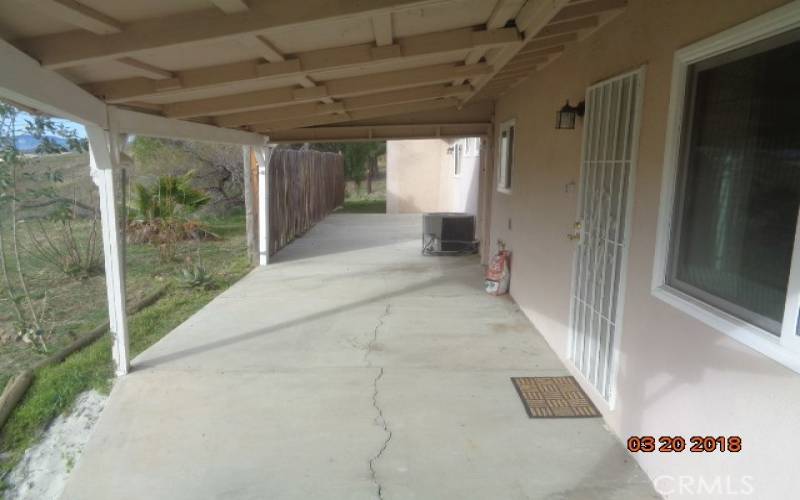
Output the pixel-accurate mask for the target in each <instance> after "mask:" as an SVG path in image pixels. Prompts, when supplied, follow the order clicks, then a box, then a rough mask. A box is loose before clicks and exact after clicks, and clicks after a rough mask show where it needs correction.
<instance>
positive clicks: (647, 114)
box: [490, 0, 800, 499]
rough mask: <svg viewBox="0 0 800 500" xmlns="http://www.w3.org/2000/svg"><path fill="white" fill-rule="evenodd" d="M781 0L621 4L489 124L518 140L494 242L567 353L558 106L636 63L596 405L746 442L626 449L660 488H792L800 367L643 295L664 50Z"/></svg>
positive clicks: (666, 59)
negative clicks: (612, 378) (608, 398)
mask: <svg viewBox="0 0 800 500" xmlns="http://www.w3.org/2000/svg"><path fill="white" fill-rule="evenodd" d="M784 3H787V2H785V1H783V0H757V1H756V0H702V1H696V0H669V1H667V0H663V1H661V0H659V1H654V0H630V2H629V6H628V8H627V10H626V11H625V12H624V13H623V14H622V15H620V16H619V17H618V18H616V19H615V20H613V21H611V23H610V24H608V25H606V26H605V27H603V28H602V29H601V30H600V31H599V32H597V33H595V34H594V35H592V36H591V37H589V38H587V39H586V40H584V41H582V42H580V43H577V44H575V45H573V46H572V47H570V48H568V49H567V50H566V52H565V53H564V54H563V55H562V56H561V57H560V58H559V59H557V60H555V61H554V62H553V63H551V64H550V65H548V66H546V67H545V68H544V69H543V70H542V71H540V72H538V73H535V74H533V75H532V76H531V77H530V78H529V79H527V80H526V81H524V82H523V83H522V84H520V85H519V86H517V87H516V88H514V89H513V90H512V91H511V92H509V93H508V94H506V95H505V96H503V97H502V98H501V99H500V100H499V101H498V102H497V103H496V114H495V117H494V121H495V123H502V122H503V121H505V120H508V119H511V118H516V127H517V128H516V137H517V140H516V147H515V155H516V161H515V166H514V175H513V185H512V192H511V194H504V193H500V192H497V191H494V192H493V193H492V201H491V207H492V214H491V238H490V239H491V241H492V242H494V241H495V240H496V239H497V238H502V239H503V240H505V241H506V243H507V244H508V245H509V247H510V248H511V250H512V251H513V263H512V279H511V294H512V296H513V297H514V299H515V300H516V301H517V303H518V304H519V305H520V307H521V308H522V309H523V311H524V312H525V314H527V316H528V317H529V318H530V319H531V321H532V322H533V324H534V325H535V326H536V327H537V328H538V329H539V331H541V332H542V334H543V335H544V336H545V338H546V339H547V340H548V342H549V343H550V345H551V347H552V348H553V349H554V350H555V351H556V353H558V355H559V356H561V357H562V358H566V356H567V340H568V315H569V307H570V300H569V294H570V280H571V279H572V258H573V254H574V245H575V244H574V243H573V242H571V241H570V240H568V239H567V238H566V235H567V234H568V233H569V232H570V231H571V226H572V224H573V222H574V221H575V217H576V210H577V189H574V188H572V187H574V186H575V184H577V183H578V182H579V168H580V151H581V140H582V130H581V121H580V119H579V123H578V126H577V127H576V129H575V130H555V128H554V120H555V112H556V110H557V109H558V108H560V107H561V106H562V105H563V103H564V101H565V100H566V99H570V101H571V102H572V103H577V102H579V101H581V100H582V99H583V97H584V93H585V89H586V88H587V87H588V86H589V85H591V84H593V83H595V82H598V81H601V80H604V79H606V78H609V77H612V76H615V75H617V74H620V73H623V72H626V71H629V70H632V69H635V68H637V67H640V66H642V65H646V70H645V81H644V97H643V109H642V122H641V129H640V138H639V156H638V164H637V165H636V170H635V178H634V182H635V195H634V199H633V204H634V205H633V219H632V228H631V234H630V253H629V258H628V263H627V265H628V275H627V280H626V281H627V282H626V287H625V296H624V300H625V309H624V311H625V314H624V318H623V322H622V330H621V344H620V349H621V359H620V369H619V375H618V377H619V378H618V384H617V400H616V404H615V407H614V408H613V409H610V408H609V407H608V406H607V405H606V404H604V403H603V402H601V401H599V400H598V398H595V400H596V402H597V403H598V407H599V408H600V409H601V411H603V413H604V416H605V418H606V420H607V422H608V423H609V425H610V426H611V428H612V429H613V430H614V432H616V433H617V434H618V435H619V437H620V438H621V439H622V440H623V441H624V440H625V439H627V438H628V437H629V436H631V435H653V436H656V437H658V436H661V435H671V436H674V435H682V436H685V437H687V438H688V437H689V436H693V435H698V434H699V435H714V436H718V435H739V436H742V438H743V441H744V449H743V451H742V452H741V453H738V454H731V453H727V454H726V453H703V454H695V453H688V452H684V453H679V454H665V453H651V454H642V453H639V454H635V458H636V459H637V460H638V461H639V462H640V463H641V465H642V466H643V468H644V469H645V470H646V471H647V473H648V474H649V475H650V476H651V478H653V479H658V480H659V481H661V484H660V486H661V487H662V488H665V489H666V488H669V487H670V486H675V487H677V482H673V483H670V482H669V481H670V479H669V477H674V478H677V477H679V476H690V477H692V478H694V479H695V480H697V479H698V478H699V477H701V476H702V477H704V478H706V480H714V479H715V478H717V477H721V478H722V479H723V480H725V478H730V480H731V481H732V484H733V485H734V486H741V481H742V478H745V477H751V478H752V484H753V488H754V493H753V496H752V497H753V498H764V499H779V498H792V497H796V496H797V489H796V487H797V485H798V479H797V474H796V470H797V463H796V462H797V458H796V451H794V450H797V449H800V434H799V433H797V432H796V431H795V426H796V422H797V418H798V415H800V375H799V374H797V373H795V372H793V371H791V370H789V369H787V368H785V367H783V366H782V365H780V364H778V363H777V362H775V361H773V360H771V359H769V358H767V357H765V356H763V355H761V354H759V353H757V352H755V351H753V350H751V349H750V348H748V347H747V346H745V345H743V344H741V343H739V342H737V341H735V340H733V339H731V338H730V337H728V336H726V335H724V334H722V333H721V332H719V331H717V330H715V329H713V328H710V327H708V326H706V325H704V324H703V323H701V322H699V321H697V320H695V319H693V318H691V317H689V316H688V315H686V314H684V313H682V312H680V311H679V310H677V309H675V308H674V307H672V306H670V305H668V304H666V303H665V302H663V301H661V300H659V299H657V298H655V297H654V296H653V295H652V294H651V291H650V288H651V277H652V272H653V259H654V251H655V240H656V225H657V218H658V210H659V195H660V189H661V182H662V167H663V157H664V146H665V134H666V127H667V109H668V104H669V94H670V78H671V73H672V63H673V55H674V52H675V51H676V50H677V49H679V48H681V47H683V46H686V45H688V44H690V43H692V42H695V41H698V40H701V39H703V38H706V37H708V36H710V35H713V34H715V33H717V32H719V31H722V30H724V29H727V28H730V27H732V26H734V25H736V24H739V23H741V22H743V21H746V20H748V19H750V18H752V17H755V16H757V15H759V14H762V13H764V12H766V11H768V10H770V9H772V8H774V7H777V6H780V5H782V4H784ZM495 166H496V162H495ZM492 178H493V179H496V175H493V176H492ZM495 182H496V180H495ZM573 183H575V184H573ZM566 363H567V364H568V365H569V364H570V362H569V361H566ZM576 378H578V379H581V376H580V375H579V374H578V373H577V372H576ZM587 392H590V391H589V390H588V388H587ZM597 460H598V467H601V468H602V467H603V457H602V456H598V457H597ZM664 475H668V477H667V479H664ZM675 481H677V479H675ZM676 489H677V488H676ZM715 497H716V496H715V495H713V494H712V495H706V496H703V498H715ZM695 498H699V497H695Z"/></svg>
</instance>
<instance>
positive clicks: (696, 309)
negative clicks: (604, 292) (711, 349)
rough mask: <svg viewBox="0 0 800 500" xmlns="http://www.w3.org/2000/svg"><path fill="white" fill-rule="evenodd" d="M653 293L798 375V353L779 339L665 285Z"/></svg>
mask: <svg viewBox="0 0 800 500" xmlns="http://www.w3.org/2000/svg"><path fill="white" fill-rule="evenodd" d="M652 293H653V296H654V297H656V298H657V299H660V300H662V301H664V302H666V303H667V304H669V305H671V306H673V307H675V308H676V309H678V310H680V311H681V312H684V313H686V314H688V315H689V316H691V317H693V318H694V319H697V320H699V321H701V322H703V323H705V324H706V325H708V326H710V327H711V328H714V329H715V330H717V331H718V332H720V333H723V334H725V335H727V336H728V337H731V338H732V339H734V340H736V341H738V342H741V343H742V344H744V345H746V346H748V347H750V348H751V349H754V350H755V351H758V352H759V353H761V354H763V355H764V356H766V357H768V358H770V359H772V360H774V361H776V362H778V363H780V364H782V365H783V366H785V367H786V368H788V369H790V370H792V371H794V372H796V373H800V353H797V352H795V351H792V350H791V349H788V348H787V347H786V346H783V345H781V343H780V340H779V338H778V337H776V336H774V335H772V334H771V333H769V332H767V331H766V330H762V329H761V328H759V327H757V326H755V325H752V324H750V323H747V322H745V321H742V320H741V319H739V318H737V317H735V316H731V315H730V314H728V313H726V312H724V311H721V310H719V309H717V308H716V307H713V306H711V305H709V304H706V303H705V302H702V301H700V300H697V299H695V298H694V297H692V296H690V295H687V294H685V293H683V292H681V291H679V290H676V289H674V288H671V287H669V286H666V285H662V286H660V287H657V288H653V290H652Z"/></svg>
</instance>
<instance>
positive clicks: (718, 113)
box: [654, 6, 800, 371]
mask: <svg viewBox="0 0 800 500" xmlns="http://www.w3.org/2000/svg"><path fill="white" fill-rule="evenodd" d="M779 10H782V9H779ZM786 14H787V13H786V12H784V13H783V14H782V15H783V16H784V18H783V23H782V24H783V25H784V26H783V28H782V29H779V28H777V27H776V23H775V22H774V19H772V20H770V18H771V17H772V16H773V15H775V14H770V15H768V16H762V18H757V19H755V20H753V21H752V22H750V23H746V25H743V26H742V27H738V28H734V29H733V30H729V31H728V32H725V33H722V34H720V35H718V36H716V37H713V38H712V39H710V40H709V41H706V42H699V43H698V44H695V45H693V46H691V47H687V48H686V49H683V50H681V51H679V52H678V54H676V59H675V61H676V67H675V68H674V71H675V75H674V79H673V91H672V92H673V95H672V101H671V102H672V106H673V108H672V109H671V112H670V114H671V116H670V123H671V128H670V136H669V137H668V141H667V152H666V164H665V178H664V183H665V193H666V194H667V196H665V197H664V200H666V202H667V203H668V205H667V206H664V207H662V213H661V220H660V225H659V248H658V253H657V260H656V270H655V274H654V293H655V294H656V296H659V297H661V298H663V299H665V300H667V301H668V302H670V303H672V304H673V305H676V306H678V307H679V308H681V309H683V310H684V311H686V312H688V313H689V314H692V315H694V316H696V317H697V318H699V319H701V320H703V321H705V322H706V323H708V324H710V325H712V326H714V327H716V328H717V329H719V330H721V331H723V333H726V334H729V335H731V336H733V337H736V338H738V339H739V340H742V341H743V342H745V343H747V344H749V345H751V346H753V347H755V348H756V349H758V350H760V351H761V352H763V353H765V354H768V355H772V356H773V357H774V358H776V359H779V360H780V361H782V362H784V364H787V365H789V366H790V367H792V368H794V369H796V370H798V371H800V356H798V353H800V337H798V334H799V333H800V325H798V321H797V319H798V310H800V248H798V241H800V234H798V208H800V120H798V117H800V65H798V64H797V61H799V60H800V29H798V28H800V9H798V8H797V7H796V6H795V8H794V9H793V12H789V13H788V14H790V15H789V16H788V18H787V17H786ZM764 17H767V19H764ZM759 27H761V29H759ZM776 31H777V32H776ZM746 37H754V39H752V41H751V43H746V42H747V41H748V40H747V38H746ZM726 44H727V48H725V47H726ZM662 201H663V200H662Z"/></svg>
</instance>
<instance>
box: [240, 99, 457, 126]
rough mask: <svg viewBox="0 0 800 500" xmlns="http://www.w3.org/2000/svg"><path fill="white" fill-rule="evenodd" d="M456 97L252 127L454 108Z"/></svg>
mask: <svg viewBox="0 0 800 500" xmlns="http://www.w3.org/2000/svg"><path fill="white" fill-rule="evenodd" d="M458 103H459V101H458V99H456V98H455V97H449V98H447V99H439V100H436V101H425V102H417V103H410V104H405V103H404V104H390V105H387V106H379V107H375V108H370V109H364V110H361V111H354V112H352V113H347V114H336V115H327V116H317V117H311V118H300V119H291V120H280V121H275V122H264V123H261V124H259V125H256V126H254V127H252V130H253V131H254V132H258V133H267V132H271V131H273V130H287V129H294V128H302V127H312V126H316V125H328V124H331V123H342V122H349V121H356V120H366V119H370V118H379V117H383V116H391V115H403V114H406V113H416V112H419V111H428V110H431V109H441V108H455V107H456V106H458Z"/></svg>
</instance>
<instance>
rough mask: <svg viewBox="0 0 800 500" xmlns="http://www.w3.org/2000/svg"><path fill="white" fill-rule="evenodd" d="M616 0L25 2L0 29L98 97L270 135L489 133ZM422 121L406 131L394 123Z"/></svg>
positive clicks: (0, 7) (4, 17)
mask: <svg viewBox="0 0 800 500" xmlns="http://www.w3.org/2000/svg"><path fill="white" fill-rule="evenodd" d="M625 5H626V0H572V1H569V0H553V1H547V2H542V1H533V0H529V1H525V0H496V1H486V0H373V1H369V2H355V1H351V2H330V1H325V0H304V1H303V2H297V1H294V0H269V1H265V0H141V1H137V2H128V1H125V0H81V1H80V2H78V1H75V0H32V1H29V2H22V1H21V0H16V1H9V2H3V3H2V4H0V37H2V38H3V39H4V40H6V41H9V42H11V44H12V45H13V46H14V47H16V48H18V49H20V50H22V51H23V52H24V53H26V54H27V55H29V56H31V57H32V58H34V59H35V60H37V61H39V63H41V66H42V67H43V68H45V69H46V70H53V71H55V72H57V73H59V74H60V75H61V76H63V77H64V78H65V79H66V80H67V81H69V82H72V83H74V84H77V85H80V86H81V87H82V88H83V89H85V90H86V91H88V92H89V93H91V94H93V95H94V96H96V97H97V98H99V99H100V100H102V101H104V102H105V103H107V104H112V105H114V106H115V107H118V108H121V109H128V110H133V111H137V112H141V113H143V114H147V115H154V116H161V117H165V118H171V119H179V120H182V121H189V122H194V123H200V124H206V125H212V126H216V127H222V128H231V129H236V130H242V131H247V132H254V133H257V134H268V135H269V136H270V137H271V138H272V139H273V140H284V141H289V140H325V139H336V140H339V139H364V138H379V137H380V138H383V137H395V136H397V137H416V136H421V135H428V136H430V135H434V136H453V135H475V134H476V133H477V132H481V133H485V132H486V130H487V126H488V123H489V122H490V121H491V112H492V101H493V100H494V99H496V98H497V97H498V96H499V95H501V94H502V93H504V92H505V91H507V90H508V89H509V88H511V87H513V86H514V85H515V84H516V83H518V82H519V81H521V80H522V79H524V78H526V77H528V76H529V75H530V74H531V72H533V71H535V70H537V69H538V68H541V67H542V66H544V65H546V64H548V63H549V62H551V61H552V60H553V59H555V58H556V57H558V56H559V55H560V54H562V53H563V51H564V50H565V49H566V48H567V46H568V45H569V44H570V43H574V42H576V41H579V40H580V39H582V38H583V37H585V36H586V35H587V34H588V33H591V32H592V31H594V30H596V29H597V28H598V27H600V26H602V25H603V24H604V23H605V22H607V21H608V20H609V19H610V18H611V17H613V16H614V15H616V14H617V13H619V12H620V10H621V9H623V8H624V7H625ZM409 124H423V125H426V126H427V128H425V129H423V130H418V131H413V130H411V129H410V128H409V127H402V126H401V127H394V128H391V127H390V126H397V125H409Z"/></svg>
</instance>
